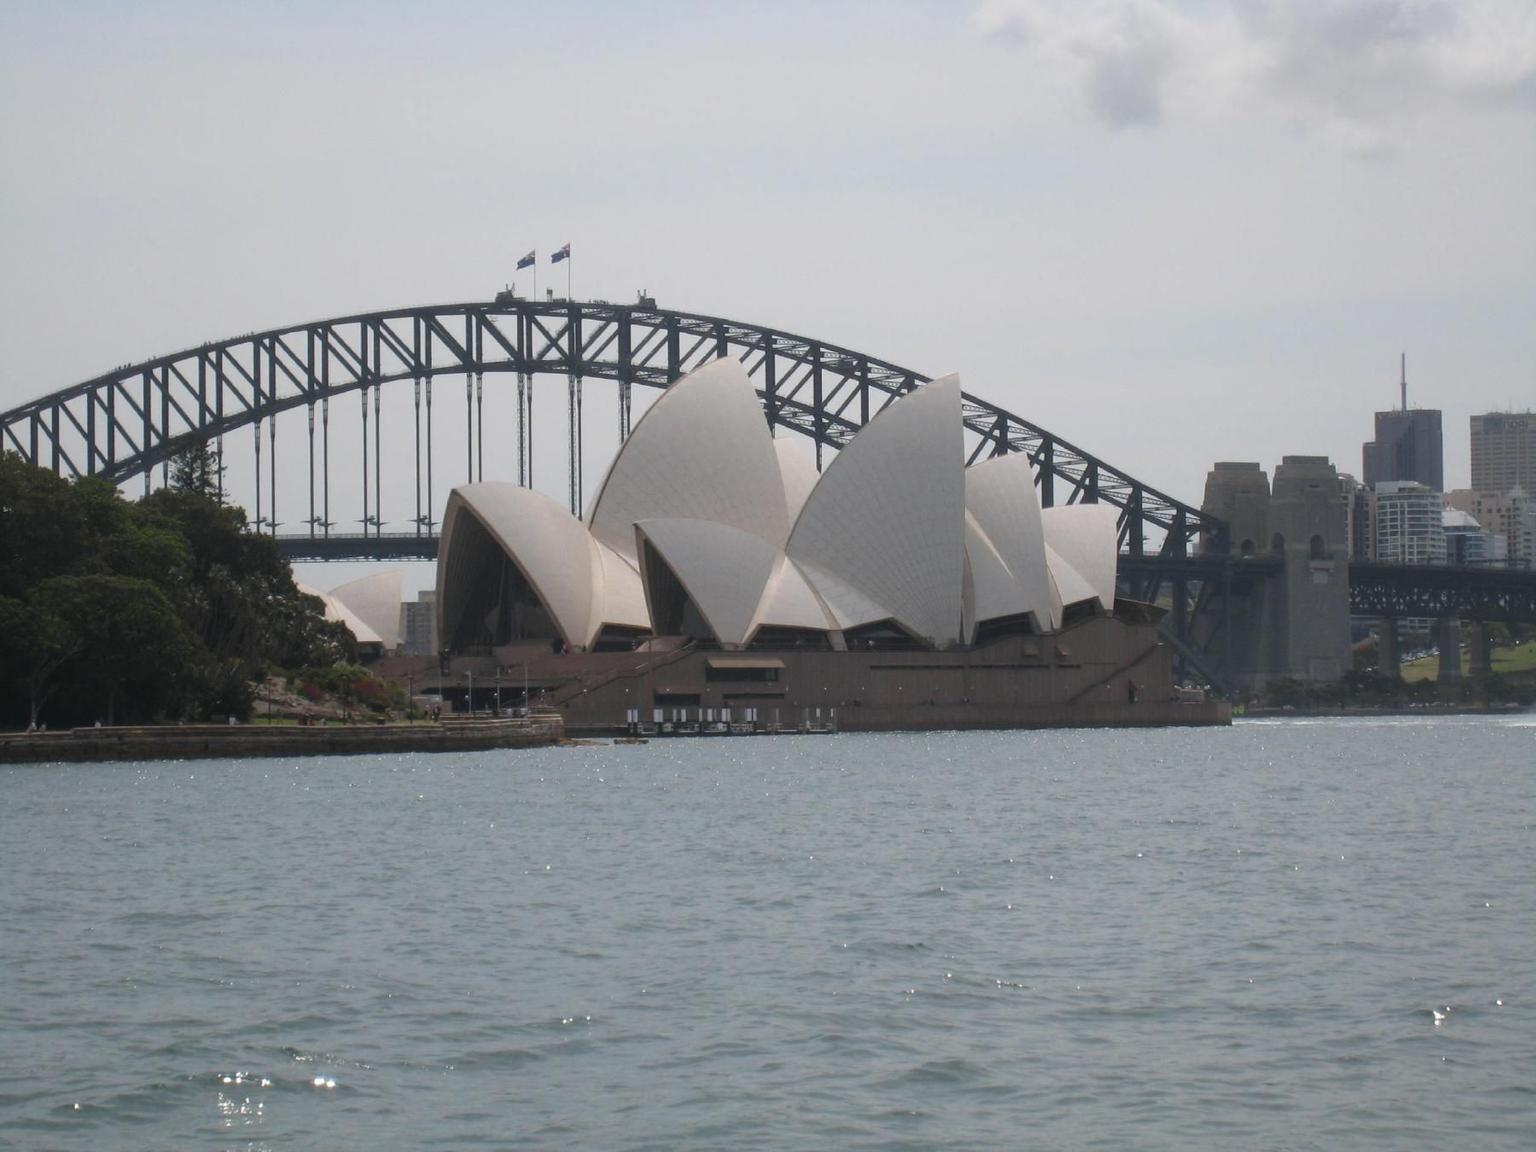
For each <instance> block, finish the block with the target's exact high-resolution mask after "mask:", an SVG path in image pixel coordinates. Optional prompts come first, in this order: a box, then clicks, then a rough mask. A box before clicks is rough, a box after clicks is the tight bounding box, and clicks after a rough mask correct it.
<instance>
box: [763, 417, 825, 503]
mask: <svg viewBox="0 0 1536 1152" xmlns="http://www.w3.org/2000/svg"><path fill="white" fill-rule="evenodd" d="M799 440H800V437H798V436H796V437H794V438H791V437H788V436H779V437H777V438H775V440H774V442H773V450H774V452H775V453H776V454H777V455H778V458H779V474H780V477H781V478H782V479H783V481H784V508H785V511H786V512H787V513H788V522H789V523H790V524H793V523H794V522H795V518H796V517H798V516H799V515H800V509H802V508H804V507H805V501H806V498H807V497H809V496H810V494H811V490H812V489H813V488H815V487H816V482H817V481H818V480H820V479H821V473H820V472H817V471H816V461H815V460H814V459H813V458H812V456H811V454H810V453H809V452H808V451H806V449H805V447H804V445H803V444H800V443H797V441H799Z"/></svg>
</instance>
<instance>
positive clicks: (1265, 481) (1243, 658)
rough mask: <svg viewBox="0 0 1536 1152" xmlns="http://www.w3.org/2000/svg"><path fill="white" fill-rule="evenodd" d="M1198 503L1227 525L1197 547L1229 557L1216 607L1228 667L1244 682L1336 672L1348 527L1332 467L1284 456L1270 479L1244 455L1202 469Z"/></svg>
mask: <svg viewBox="0 0 1536 1152" xmlns="http://www.w3.org/2000/svg"><path fill="white" fill-rule="evenodd" d="M1202 507H1203V508H1204V510H1205V511H1207V512H1209V513H1211V514H1213V515H1215V516H1219V517H1220V518H1221V519H1222V520H1224V521H1226V522H1227V524H1228V526H1229V532H1228V539H1227V540H1226V541H1222V542H1206V544H1205V548H1204V551H1205V552H1206V553H1207V554H1211V553H1213V552H1214V553H1221V552H1225V553H1226V554H1227V555H1229V556H1230V557H1231V558H1232V562H1233V567H1232V581H1231V595H1230V598H1229V601H1228V603H1227V604H1225V605H1224V606H1223V609H1222V610H1223V612H1224V614H1225V617H1224V624H1223V626H1224V627H1225V628H1226V629H1227V635H1226V637H1225V639H1224V646H1225V652H1226V654H1227V659H1228V661H1229V663H1228V671H1229V673H1230V675H1231V676H1232V678H1233V679H1234V681H1235V682H1236V683H1238V684H1239V685H1242V686H1244V687H1247V688H1258V687H1262V686H1263V684H1264V682H1265V681H1267V680H1270V679H1273V678H1275V677H1279V676H1289V677H1295V678H1297V679H1301V680H1337V679H1339V678H1340V677H1341V676H1343V675H1344V673H1345V672H1347V671H1348V670H1349V668H1350V650H1349V534H1348V518H1347V515H1346V512H1347V508H1346V496H1345V494H1344V492H1343V490H1342V488H1341V486H1340V484H1339V476H1338V470H1337V469H1335V468H1334V466H1333V465H1332V464H1330V463H1329V462H1328V459H1327V457H1324V456H1287V457H1285V459H1284V460H1283V461H1282V462H1281V463H1280V466H1279V467H1278V468H1276V469H1275V482H1274V487H1273V489H1271V487H1270V482H1269V477H1268V476H1267V475H1266V474H1265V473H1264V470H1263V469H1262V468H1260V467H1259V465H1258V464H1254V463H1220V464H1217V465H1216V466H1215V467H1214V468H1213V469H1212V470H1211V472H1210V473H1209V474H1208V475H1207V476H1206V481H1205V500H1204V503H1203V505H1202Z"/></svg>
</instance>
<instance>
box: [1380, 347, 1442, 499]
mask: <svg viewBox="0 0 1536 1152" xmlns="http://www.w3.org/2000/svg"><path fill="white" fill-rule="evenodd" d="M1400 387H1401V388H1402V390H1403V406H1402V407H1401V408H1394V409H1392V410H1391V411H1390V412H1378V413H1376V439H1374V440H1371V441H1369V442H1367V443H1366V444H1365V445H1363V446H1362V450H1361V457H1362V460H1361V463H1362V464H1363V466H1364V467H1363V471H1362V479H1363V480H1364V483H1365V486H1366V487H1367V488H1374V487H1376V485H1378V484H1380V483H1382V482H1383V481H1391V480H1412V481H1413V482H1414V483H1416V484H1422V485H1424V487H1426V488H1430V489H1433V490H1434V491H1436V492H1443V491H1445V462H1444V457H1443V455H1442V436H1441V427H1440V409H1438V408H1409V407H1408V365H1407V358H1406V357H1404V360H1403V377H1402V383H1401V385H1400Z"/></svg>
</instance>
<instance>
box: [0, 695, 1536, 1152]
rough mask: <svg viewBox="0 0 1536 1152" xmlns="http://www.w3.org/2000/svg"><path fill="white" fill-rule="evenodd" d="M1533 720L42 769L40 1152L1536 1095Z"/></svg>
mask: <svg viewBox="0 0 1536 1152" xmlns="http://www.w3.org/2000/svg"><path fill="white" fill-rule="evenodd" d="M1533 820H1536V717H1531V716H1525V717H1508V718H1501V719H1490V718H1464V717H1447V718H1435V719H1425V720H1418V719H1410V718H1389V719H1372V720H1276V721H1248V722H1239V723H1237V724H1235V725H1234V726H1233V727H1231V728H1230V729H1198V730H1182V729H1180V730H1158V731H1102V730H1101V731H1055V732H1038V733H1001V732H984V733H981V732H973V733H933V734H904V735H842V736H837V737H821V738H809V737H801V738H796V737H782V738H781V737H775V738H763V739H756V740H736V741H733V740H710V741H704V740H698V741H672V742H653V743H651V744H648V745H643V746H638V745H637V746H611V745H603V746H593V747H574V748H557V749H539V750H525V751H516V752H493V753H465V754H445V755H426V754H412V755H388V756H367V757H363V756H360V757H331V758H314V759H304V760H292V761H281V760H258V761H247V762H240V761H224V762H214V761H192V762H186V761H184V762H177V763H141V764H112V765H44V766H26V767H12V768H3V769H0V1148H15V1149H29V1150H30V1149H98V1148H113V1147H121V1148H198V1149H224V1148H228V1149H241V1150H256V1149H290V1148H291V1149H309V1148H344V1147H352V1148H368V1147H371V1148H444V1149H448V1148H453V1149H469V1148H554V1147H581V1148H610V1149H706V1148H727V1147H729V1148H763V1149H784V1148H797V1149H800V1148H804V1149H813V1148H814V1149H843V1148H870V1149H873V1148H880V1149H906V1148H911V1149H919V1148H934V1147H940V1146H942V1147H946V1148H989V1149H990V1148H1012V1147H1050V1148H1104V1149H1123V1148H1129V1147H1135V1148H1212V1149H1215V1148H1223V1149H1225V1148H1233V1147H1259V1148H1286V1149H1311V1148H1316V1149H1333V1148H1341V1147H1349V1148H1381V1149H1388V1148H1391V1149H1403V1148H1445V1147H1462V1148H1480V1149H1516V1148H1519V1149H1525V1148H1529V1147H1530V1146H1531V1143H1532V1139H1533V1133H1536V960H1533V958H1536V836H1533Z"/></svg>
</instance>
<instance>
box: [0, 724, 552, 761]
mask: <svg viewBox="0 0 1536 1152" xmlns="http://www.w3.org/2000/svg"><path fill="white" fill-rule="evenodd" d="M564 738H565V725H564V722H563V721H562V720H561V718H560V717H558V716H535V717H533V718H531V719H527V720H524V719H515V720H454V721H447V722H444V723H441V724H327V725H310V726H298V725H272V726H266V725H261V724H178V725H152V726H144V727H122V728H74V729H70V730H67V731H63V732H34V733H21V734H11V735H5V736H0V763H6V764H40V763H48V762H58V761H92V760H202V759H217V758H231V757H241V758H244V757H254V756H330V755H337V756H347V755H355V754H359V753H371V752H469V751H477V750H480V749H488V748H533V747H540V746H543V745H547V744H558V743H559V742H560V741H561V740H563V739H564Z"/></svg>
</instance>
